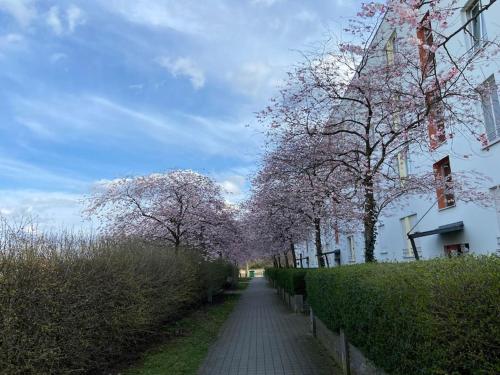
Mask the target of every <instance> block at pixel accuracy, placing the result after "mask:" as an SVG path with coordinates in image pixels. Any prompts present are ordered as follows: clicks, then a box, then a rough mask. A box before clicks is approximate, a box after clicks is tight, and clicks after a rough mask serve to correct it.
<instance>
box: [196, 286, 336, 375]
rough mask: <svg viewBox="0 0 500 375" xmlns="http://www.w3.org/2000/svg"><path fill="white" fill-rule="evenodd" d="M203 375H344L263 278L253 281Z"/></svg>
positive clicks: (212, 350)
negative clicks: (341, 374)
mask: <svg viewBox="0 0 500 375" xmlns="http://www.w3.org/2000/svg"><path fill="white" fill-rule="evenodd" d="M199 374H200V375H243V374H244V375H289V374H290V375H298V374H300V375H323V374H324V375H327V374H340V372H339V371H338V370H337V368H336V367H335V366H334V365H333V363H332V362H331V360H330V358H329V357H326V356H325V355H324V354H323V350H322V349H321V348H320V347H319V344H318V343H317V342H316V341H315V340H314V339H313V337H312V336H311V335H310V334H309V332H308V323H307V319H306V318H305V317H304V316H302V315H297V314H293V313H291V312H290V311H289V310H288V309H287V308H286V307H285V306H284V304H283V303H282V302H281V301H280V299H279V298H278V296H277V294H276V292H275V291H274V289H271V288H269V287H268V286H267V283H266V281H265V280H264V279H254V280H253V281H252V282H251V284H250V286H249V287H248V289H247V290H246V291H245V292H244V293H243V295H242V297H241V299H240V301H239V302H238V305H237V306H236V308H235V310H234V312H233V313H232V314H231V316H230V317H229V319H228V321H227V322H226V323H225V324H224V326H223V328H222V331H221V333H220V336H219V338H218V340H217V342H216V343H215V344H214V345H213V346H212V347H211V349H210V351H209V353H208V356H207V358H206V359H205V362H204V363H203V365H202V367H201V369H200V371H199Z"/></svg>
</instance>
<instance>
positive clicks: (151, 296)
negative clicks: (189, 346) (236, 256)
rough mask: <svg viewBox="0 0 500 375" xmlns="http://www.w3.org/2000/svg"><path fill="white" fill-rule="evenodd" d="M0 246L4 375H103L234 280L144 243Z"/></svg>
mask: <svg viewBox="0 0 500 375" xmlns="http://www.w3.org/2000/svg"><path fill="white" fill-rule="evenodd" d="M33 241H36V243H34V242H33ZM0 242H1V243H0V245H3V246H0V373H1V374H37V375H38V374H70V373H71V374H87V373H105V372H106V369H108V368H109V367H110V366H112V365H113V364H115V363H117V362H120V361H121V360H122V358H123V356H124V355H127V354H130V352H133V351H134V350H136V348H137V345H139V344H141V343H142V342H144V341H146V340H147V339H148V338H150V337H151V335H152V334H154V332H155V331H156V328H157V327H159V326H160V325H161V324H163V323H165V322H168V321H173V320H175V319H177V318H179V317H180V316H182V314H183V313H184V312H185V311H186V309H188V308H192V307H193V306H195V305H197V304H200V303H201V302H202V300H203V299H205V298H206V295H207V289H208V288H220V287H222V286H223V284H224V283H225V282H226V277H227V276H232V275H233V274H234V270H233V269H232V267H231V266H230V265H228V264H227V263H225V262H222V261H217V262H207V261H205V260H203V258H201V256H199V255H198V254H196V253H194V252H191V251H187V250H179V252H178V254H176V252H175V251H174V250H173V249H168V248H164V247H155V246H153V245H147V244H144V243H141V242H112V241H98V242H93V241H87V242H86V241H81V240H78V239H77V240H74V239H68V238H65V239H62V240H60V239H59V240H57V241H55V242H54V241H45V240H44V241H39V240H37V239H36V238H35V239H31V242H30V241H27V242H23V241H18V240H15V241H14V242H12V241H11V240H9V241H3V242H2V241H0Z"/></svg>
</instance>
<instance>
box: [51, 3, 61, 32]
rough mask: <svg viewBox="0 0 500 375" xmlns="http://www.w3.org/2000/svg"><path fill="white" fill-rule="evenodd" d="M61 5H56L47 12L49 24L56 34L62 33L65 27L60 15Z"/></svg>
mask: <svg viewBox="0 0 500 375" xmlns="http://www.w3.org/2000/svg"><path fill="white" fill-rule="evenodd" d="M59 13H60V12H59V7H58V6H56V5H54V6H53V7H51V8H50V9H49V12H48V13H47V25H49V26H50V27H51V28H52V31H53V32H54V33H55V34H56V35H62V33H63V31H64V28H63V24H62V21H61V18H60V15H59Z"/></svg>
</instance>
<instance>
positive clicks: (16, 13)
mask: <svg viewBox="0 0 500 375" xmlns="http://www.w3.org/2000/svg"><path fill="white" fill-rule="evenodd" d="M0 11H3V12H6V13H8V14H9V15H11V16H12V17H14V18H15V19H16V21H17V22H18V23H19V24H20V25H21V26H23V27H26V26H29V24H30V23H31V21H32V20H33V19H34V18H35V17H36V15H37V13H36V9H35V6H34V0H0Z"/></svg>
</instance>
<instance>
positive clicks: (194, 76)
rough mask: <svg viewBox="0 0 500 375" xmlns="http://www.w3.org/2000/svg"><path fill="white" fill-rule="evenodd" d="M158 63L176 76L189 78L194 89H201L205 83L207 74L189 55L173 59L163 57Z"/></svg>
mask: <svg viewBox="0 0 500 375" xmlns="http://www.w3.org/2000/svg"><path fill="white" fill-rule="evenodd" d="M158 64H160V65H161V66H162V67H164V68H165V69H167V70H168V71H169V72H170V74H172V75H173V76H174V77H179V76H184V77H187V78H189V80H190V81H191V85H192V86H193V88H194V89H196V90H198V89H201V88H202V87H203V86H204V85H205V74H204V73H203V70H201V69H200V68H199V67H198V66H197V65H196V63H195V62H194V61H193V60H191V59H190V58H188V57H179V58H177V59H171V58H169V57H161V58H159V59H158Z"/></svg>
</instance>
